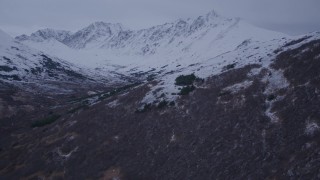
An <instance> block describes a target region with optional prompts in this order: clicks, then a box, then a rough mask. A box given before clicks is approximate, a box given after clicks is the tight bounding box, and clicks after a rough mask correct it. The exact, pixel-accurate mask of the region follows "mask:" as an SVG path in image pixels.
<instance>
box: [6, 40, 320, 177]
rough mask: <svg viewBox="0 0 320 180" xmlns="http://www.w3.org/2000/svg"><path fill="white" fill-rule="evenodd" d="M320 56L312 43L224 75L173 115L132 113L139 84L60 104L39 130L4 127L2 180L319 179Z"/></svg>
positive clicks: (142, 90)
mask: <svg viewBox="0 0 320 180" xmlns="http://www.w3.org/2000/svg"><path fill="white" fill-rule="evenodd" d="M319 55H320V41H312V42H310V43H306V44H304V45H302V46H301V47H299V48H297V49H292V50H287V51H285V52H282V53H280V54H279V55H278V56H277V58H276V59H275V60H274V62H273V64H272V65H271V67H270V68H262V67H260V65H255V64H252V65H247V66H245V67H243V68H240V69H232V70H229V71H226V72H224V73H222V74H220V75H216V76H213V77H210V78H208V79H206V80H205V81H204V83H202V84H199V85H198V86H197V88H196V89H195V90H194V91H193V92H191V93H190V94H189V95H186V96H181V97H180V98H178V99H177V100H176V102H175V106H169V105H167V106H166V107H163V108H158V107H156V106H155V105H152V106H151V107H150V108H148V109H147V110H146V111H143V112H140V113H137V111H136V110H137V108H138V107H139V106H140V104H139V102H140V101H141V100H142V98H143V97H144V96H145V94H146V93H147V92H148V90H149V87H148V85H147V84H144V85H135V86H130V87H126V88H121V89H120V90H118V91H117V92H114V93H113V94H112V95H108V96H107V95H101V96H100V99H99V101H97V103H96V104H92V105H90V103H89V104H88V103H87V104H84V105H83V104H81V103H82V102H81V101H80V100H79V99H78V100H79V102H76V103H75V104H72V103H67V101H62V102H60V103H62V105H63V106H62V107H58V108H56V109H53V110H51V111H53V114H59V115H61V117H60V118H58V119H57V120H55V121H54V122H53V123H50V124H47V125H45V126H41V127H36V128H32V127H31V122H32V121H31V119H28V117H31V115H29V114H28V116H26V119H25V120H24V123H22V125H21V126H20V128H19V129H17V128H16V129H13V127H10V126H9V125H8V124H6V123H4V124H3V125H2V127H1V134H4V133H9V134H5V135H4V136H1V138H0V145H1V146H0V148H1V149H0V177H1V178H0V179H19V178H25V179H39V178H44V179H133V180H135V179H199V180H203V179H318V178H320V170H319V169H320V168H319V167H320V153H319V152H320V131H319V130H320V111H319V109H320V99H319V98H320V94H319V93H320V89H319V88H320V71H319V70H320V56H319ZM255 72H256V73H255ZM149 83H156V82H149ZM102 97H104V98H102ZM1 98H2V97H1ZM71 99H72V98H71ZM73 99H74V98H73ZM68 102H69V101H68ZM70 110H72V111H70ZM45 113H47V111H45ZM14 118H15V117H12V119H14ZM15 122H19V121H17V120H15Z"/></svg>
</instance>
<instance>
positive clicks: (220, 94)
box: [218, 91, 231, 97]
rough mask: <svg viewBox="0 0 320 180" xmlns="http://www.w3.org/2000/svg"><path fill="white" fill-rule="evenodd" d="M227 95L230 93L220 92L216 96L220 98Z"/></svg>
mask: <svg viewBox="0 0 320 180" xmlns="http://www.w3.org/2000/svg"><path fill="white" fill-rule="evenodd" d="M229 94H231V91H221V92H220V93H219V95H218V96H219V97H221V96H225V95H229Z"/></svg>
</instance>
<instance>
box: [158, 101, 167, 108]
mask: <svg viewBox="0 0 320 180" xmlns="http://www.w3.org/2000/svg"><path fill="white" fill-rule="evenodd" d="M167 105H168V101H166V100H162V101H161V102H159V104H158V108H160V109H162V108H164V107H166V106H167Z"/></svg>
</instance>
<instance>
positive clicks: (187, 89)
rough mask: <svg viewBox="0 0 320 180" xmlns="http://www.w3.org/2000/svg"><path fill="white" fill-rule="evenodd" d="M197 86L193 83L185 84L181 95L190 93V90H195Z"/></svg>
mask: <svg viewBox="0 0 320 180" xmlns="http://www.w3.org/2000/svg"><path fill="white" fill-rule="evenodd" d="M195 89H196V88H195V87H194V86H193V85H191V86H185V87H183V88H182V89H181V90H180V93H179V95H188V94H189V93H190V92H192V91H193V90H195Z"/></svg>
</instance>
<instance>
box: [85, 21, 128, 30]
mask: <svg viewBox="0 0 320 180" xmlns="http://www.w3.org/2000/svg"><path fill="white" fill-rule="evenodd" d="M105 29H108V30H110V31H111V32H112V33H115V32H120V31H125V30H127V28H125V27H124V26H123V25H122V24H120V23H107V22H103V21H97V22H94V23H92V24H90V25H88V26H87V27H85V28H83V29H82V30H86V31H87V30H105Z"/></svg>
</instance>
